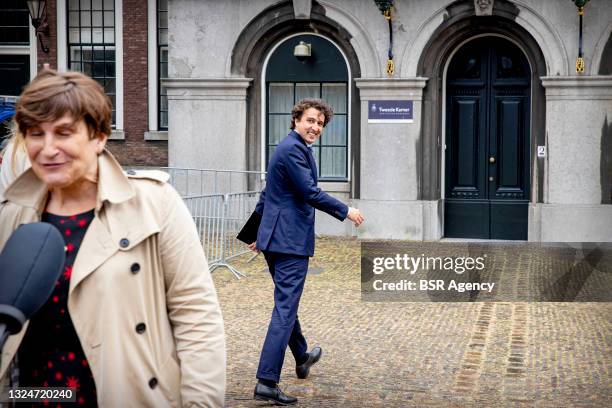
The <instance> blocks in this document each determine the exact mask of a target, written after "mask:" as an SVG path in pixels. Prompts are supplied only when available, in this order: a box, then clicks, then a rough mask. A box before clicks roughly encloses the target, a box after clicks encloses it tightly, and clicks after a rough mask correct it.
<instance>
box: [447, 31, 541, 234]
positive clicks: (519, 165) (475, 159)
mask: <svg viewBox="0 0 612 408" xmlns="http://www.w3.org/2000/svg"><path fill="white" fill-rule="evenodd" d="M530 76H531V74H530V69H529V64H528V63H527V60H526V58H525V56H524V54H523V53H522V51H521V50H520V49H519V48H518V47H517V46H516V45H514V44H513V43H512V42H510V41H508V40H506V39H503V38H500V37H482V38H479V39H475V40H472V41H470V42H468V43H466V44H465V45H464V46H463V47H462V48H461V49H460V50H459V51H458V52H457V53H456V54H455V55H454V56H453V59H452V60H451V63H450V65H449V67H448V74H447V83H446V146H445V158H446V163H445V165H446V172H445V196H446V199H445V205H444V211H445V221H444V235H445V236H446V237H458V238H485V239H517V240H525V239H527V211H528V203H529V174H530V172H529V165H530V163H529V140H530V138H529V114H530V103H529V102H530Z"/></svg>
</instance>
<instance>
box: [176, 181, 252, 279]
mask: <svg viewBox="0 0 612 408" xmlns="http://www.w3.org/2000/svg"><path fill="white" fill-rule="evenodd" d="M258 199H259V191H248V192H243V193H230V194H207V195H198V196H191V197H183V200H184V201H185V204H186V205H187V208H188V209H189V211H190V212H191V214H192V216H193V219H194V222H195V224H196V228H197V230H198V234H199V236H200V237H201V240H202V246H203V247H204V250H205V252H206V258H207V259H208V262H209V267H210V271H211V272H213V271H214V270H215V269H217V268H221V267H225V268H227V269H229V270H230V272H232V273H233V274H234V276H235V277H236V278H238V279H240V278H241V277H245V276H246V275H244V274H243V273H242V272H240V271H239V270H238V269H236V268H235V267H233V266H232V265H231V264H230V263H229V260H230V259H232V258H234V257H237V256H239V255H242V254H245V253H247V252H249V249H248V248H247V246H246V245H245V244H244V243H242V242H240V241H238V240H237V239H236V235H237V234H238V232H239V231H240V229H241V228H242V226H243V225H244V223H245V222H246V221H247V219H248V218H249V216H250V215H251V213H252V212H253V210H254V209H255V205H256V204H257V200H258Z"/></svg>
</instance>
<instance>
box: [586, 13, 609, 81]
mask: <svg viewBox="0 0 612 408" xmlns="http://www.w3.org/2000/svg"><path fill="white" fill-rule="evenodd" d="M592 61H593V63H592V64H591V75H612V23H610V24H608V27H606V29H605V30H604V31H603V33H602V35H601V37H599V40H597V43H596V44H595V48H594V49H593V59H592Z"/></svg>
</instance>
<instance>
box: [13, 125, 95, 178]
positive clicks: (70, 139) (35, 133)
mask: <svg viewBox="0 0 612 408" xmlns="http://www.w3.org/2000/svg"><path fill="white" fill-rule="evenodd" d="M105 144H106V135H102V136H100V137H95V138H93V139H90V138H89V129H88V128H87V125H86V124H85V121H84V120H82V119H81V120H79V121H78V122H75V121H74V119H73V117H72V115H70V114H65V115H64V116H62V117H61V118H59V119H57V120H55V121H52V122H43V123H40V124H39V125H38V126H35V127H32V128H30V129H28V131H27V132H26V134H25V146H26V150H27V152H28V157H29V158H30V161H31V162H32V169H33V170H34V173H36V175H37V176H38V178H40V179H41V180H42V181H43V182H45V183H46V184H47V186H49V188H50V189H54V188H60V189H63V188H69V187H72V186H75V185H77V184H78V183H80V182H83V181H91V182H95V181H96V179H97V171H98V154H100V153H101V152H102V150H103V149H104V145H105Z"/></svg>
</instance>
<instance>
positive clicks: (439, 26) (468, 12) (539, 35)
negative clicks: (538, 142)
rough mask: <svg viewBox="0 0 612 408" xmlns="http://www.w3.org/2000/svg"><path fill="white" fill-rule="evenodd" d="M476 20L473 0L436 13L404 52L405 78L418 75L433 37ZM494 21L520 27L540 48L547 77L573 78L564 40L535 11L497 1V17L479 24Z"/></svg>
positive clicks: (421, 26)
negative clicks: (512, 23) (449, 28)
mask: <svg viewBox="0 0 612 408" xmlns="http://www.w3.org/2000/svg"><path fill="white" fill-rule="evenodd" d="M474 16H475V14H474V2H473V1H472V0H459V1H456V2H454V3H452V4H450V5H448V6H445V7H442V8H440V9H439V10H437V11H436V12H435V13H433V14H432V15H431V16H430V17H429V18H428V19H427V20H425V21H424V22H423V23H422V24H421V25H420V26H419V28H418V29H417V34H416V35H415V37H414V40H413V41H412V42H410V43H409V44H407V45H406V47H405V48H404V50H403V51H402V53H401V55H402V58H401V64H400V69H401V72H400V74H401V76H402V77H413V76H416V75H417V70H418V65H419V61H420V56H421V55H423V53H424V52H425V51H426V49H427V46H428V44H429V43H430V41H431V38H432V37H434V36H435V35H438V34H437V33H439V32H440V31H441V30H443V29H444V28H445V27H448V26H450V25H453V24H454V23H456V22H458V21H459V20H462V19H465V18H470V17H474ZM494 17H497V18H499V19H504V20H508V21H513V22H514V23H516V24H518V25H519V26H521V27H522V28H523V29H524V30H525V31H526V32H528V33H529V34H530V36H531V37H533V38H534V40H535V42H536V43H537V44H539V45H540V48H541V51H542V55H543V58H544V60H545V63H546V72H545V73H544V74H543V75H569V74H570V72H571V71H570V70H571V69H572V66H571V61H570V60H569V57H568V55H567V51H566V49H565V46H564V45H563V41H562V40H561V37H560V36H559V34H558V33H557V31H556V30H555V29H554V27H552V26H551V25H550V23H549V22H548V21H547V20H546V19H545V18H543V17H542V16H541V15H539V14H538V13H537V12H536V11H535V10H533V9H532V8H530V7H528V6H527V5H524V4H520V3H516V4H515V3H510V2H509V1H508V0H496V1H495V3H494V8H493V17H479V18H477V19H475V21H478V20H479V19H491V18H494Z"/></svg>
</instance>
